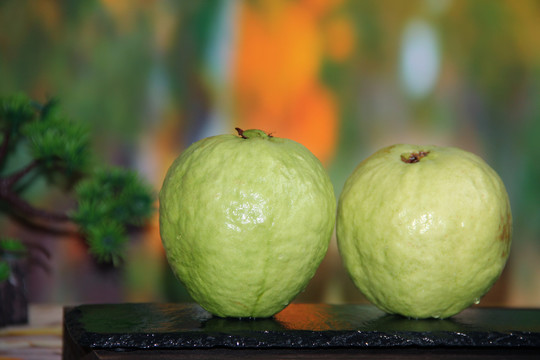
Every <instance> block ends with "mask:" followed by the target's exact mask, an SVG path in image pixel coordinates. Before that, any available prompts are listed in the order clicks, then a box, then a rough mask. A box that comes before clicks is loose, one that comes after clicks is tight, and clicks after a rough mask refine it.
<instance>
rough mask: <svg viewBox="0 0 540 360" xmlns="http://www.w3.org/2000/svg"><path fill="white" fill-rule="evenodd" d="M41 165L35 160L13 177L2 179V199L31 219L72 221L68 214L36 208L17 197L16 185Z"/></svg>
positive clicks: (0, 190) (0, 186)
mask: <svg viewBox="0 0 540 360" xmlns="http://www.w3.org/2000/svg"><path fill="white" fill-rule="evenodd" d="M39 165H40V162H39V161H38V160H34V161H33V162H31V163H30V164H28V165H27V166H26V167H24V168H22V169H21V170H19V171H17V172H15V173H13V174H12V175H10V176H8V177H5V178H0V199H2V200H4V201H6V202H8V203H10V204H11V205H12V206H13V207H15V208H16V209H17V210H19V211H20V212H21V213H22V214H24V215H26V216H28V217H31V218H40V219H43V220H48V221H70V220H71V219H70V218H69V216H68V215H67V214H64V213H57V212H53V211H50V210H45V209H40V208H36V207H34V206H33V205H31V204H30V203H29V202H27V201H26V200H24V199H23V198H21V197H20V196H19V195H17V193H16V192H15V191H14V189H13V188H14V186H15V184H16V183H17V182H18V181H19V180H21V179H22V178H23V177H24V176H26V175H27V174H29V173H30V172H31V171H32V170H34V169H35V168H37V167H38V166H39Z"/></svg>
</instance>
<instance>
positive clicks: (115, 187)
mask: <svg viewBox="0 0 540 360" xmlns="http://www.w3.org/2000/svg"><path fill="white" fill-rule="evenodd" d="M21 147H26V149H27V152H28V153H29V154H30V155H31V159H30V160H29V161H27V164H25V165H24V164H23V165H22V166H20V167H19V168H18V169H17V170H15V171H13V172H11V173H8V174H5V172H8V171H7V170H6V169H7V168H8V167H7V166H5V165H6V163H8V160H10V159H11V158H10V157H13V155H14V153H15V152H16V151H18V149H20V148H21ZM95 163H97V161H96V159H94V156H93V153H92V149H91V141H90V131H89V128H88V126H86V124H82V123H80V122H76V121H72V120H70V119H69V118H68V117H66V116H65V115H64V114H63V113H62V112H61V108H60V106H59V103H58V101H57V100H55V99H51V100H49V101H47V102H46V103H45V104H39V103H37V102H34V101H32V100H31V99H30V98H29V97H28V96H26V95H24V94H15V95H11V96H6V97H0V202H4V203H6V204H7V205H8V206H4V207H2V208H5V209H8V211H10V212H13V213H17V215H19V216H20V217H22V218H24V219H26V220H29V223H32V222H33V221H42V222H43V221H45V223H46V224H49V225H50V224H52V223H53V222H61V221H72V222H74V223H75V224H77V225H78V226H79V231H80V233H81V234H82V235H83V236H84V238H85V239H86V241H87V243H88V245H89V252H90V253H91V254H92V255H93V256H94V257H95V258H96V259H97V260H98V261H100V262H112V263H113V264H115V265H117V264H118V263H119V262H120V260H121V259H122V258H123V254H124V253H125V247H126V244H127V239H128V233H129V231H130V230H133V228H135V227H139V226H142V225H144V223H145V222H146V221H147V219H148V218H149V217H150V216H151V215H152V213H153V211H154V199H155V196H154V194H153V191H152V189H151V188H150V187H149V186H148V185H147V184H145V183H144V181H143V180H142V179H141V178H140V177H139V176H138V175H137V174H136V173H135V172H133V171H129V170H126V169H122V168H119V167H112V168H109V169H105V168H104V169H99V167H98V170H96V169H94V168H93V167H95ZM17 165H18V164H17ZM30 173H32V174H34V175H41V176H43V175H44V176H47V177H49V179H54V181H56V182H59V181H64V180H67V182H66V183H67V184H68V185H69V186H71V187H72V186H75V194H74V195H75V197H76V200H77V206H76V209H74V210H71V211H68V212H63V213H62V212H59V213H55V212H52V211H50V210H46V209H40V208H37V207H35V206H34V205H32V204H31V203H29V202H28V201H27V200H26V199H24V197H23V196H22V192H23V190H24V188H25V187H23V186H18V185H21V182H23V179H26V180H29V181H28V182H31V181H33V180H35V179H36V177H32V176H29V174H30ZM51 175H54V176H51ZM65 190H66V191H69V190H70V189H69V188H66V189H65ZM70 193H71V192H70ZM5 254H7V252H5V251H4V252H2V253H1V254H0V280H1V279H2V277H5V276H7V275H6V274H9V272H6V269H4V268H5V264H4V262H2V261H3V257H4V255H5Z"/></svg>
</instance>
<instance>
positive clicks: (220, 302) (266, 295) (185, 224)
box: [159, 129, 336, 318]
mask: <svg viewBox="0 0 540 360" xmlns="http://www.w3.org/2000/svg"><path fill="white" fill-rule="evenodd" d="M237 130H238V133H239V136H236V135H232V134H231V135H218V136H213V137H209V138H205V139H203V140H200V141H198V142H196V143H194V144H192V145H191V146H190V147H189V148H187V149H186V150H185V151H184V152H183V153H182V154H181V155H180V156H179V157H178V158H177V159H176V160H175V161H174V163H173V164H172V165H171V167H170V168H169V170H168V173H167V175H166V177H165V180H164V182H163V185H162V188H161V191H160V194H159V201H160V205H159V223H160V234H161V238H162V242H163V245H164V248H165V252H166V255H167V259H168V262H169V264H170V266H171V268H172V270H173V271H174V273H175V274H176V276H177V277H178V279H179V280H180V281H181V282H182V283H183V284H184V285H185V287H186V289H187V291H188V292H189V294H190V295H191V297H192V298H193V299H194V300H195V301H196V302H197V303H199V305H201V306H202V307H203V308H204V309H206V310H207V311H209V312H211V313H212V314H214V315H217V316H220V317H254V318H263V317H270V316H272V315H274V314H276V313H277V312H279V311H280V310H282V309H283V308H285V306H287V305H288V304H289V303H290V302H291V301H292V300H293V299H294V298H295V297H296V296H297V295H298V293H299V292H300V291H302V290H303V289H304V288H305V286H306V285H307V283H308V282H309V280H310V279H311V278H312V277H313V275H314V274H315V271H316V269H317V268H318V266H319V264H320V262H321V261H322V259H323V257H324V256H325V254H326V251H327V249H328V244H329V241H330V238H331V236H332V232H333V229H334V224H335V210H336V199H335V195H334V190H333V186H332V183H331V182H330V179H329V177H328V174H327V172H326V171H325V169H324V168H323V166H322V164H321V163H320V161H319V160H318V159H317V158H316V157H315V156H314V155H313V154H312V153H311V152H310V151H309V150H308V149H307V148H305V147H304V146H303V145H301V144H299V143H297V142H294V141H292V140H289V139H284V138H278V137H275V136H271V135H268V134H266V133H264V132H263V131H261V130H246V131H242V130H240V129H237Z"/></svg>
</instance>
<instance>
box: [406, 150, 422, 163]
mask: <svg viewBox="0 0 540 360" xmlns="http://www.w3.org/2000/svg"><path fill="white" fill-rule="evenodd" d="M427 154H429V151H419V152H415V153H410V154H409V156H406V155H405V154H402V155H401V161H403V162H404V163H407V164H414V163H417V162H419V161H420V159H422V158H423V157H425V156H427Z"/></svg>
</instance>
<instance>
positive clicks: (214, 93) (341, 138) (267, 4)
mask: <svg viewBox="0 0 540 360" xmlns="http://www.w3.org/2000/svg"><path fill="white" fill-rule="evenodd" d="M18 91H23V92H26V93H27V94H28V95H30V96H31V97H32V98H34V99H36V100H39V101H45V100H46V99H47V98H49V97H51V96H54V97H58V98H59V99H60V101H61V104H62V106H63V107H64V109H65V111H66V112H67V114H68V115H69V117H71V118H72V119H74V120H77V121H81V122H85V123H88V124H90V126H91V129H92V134H93V144H94V147H95V150H96V152H97V153H98V154H99V156H101V157H102V158H104V159H106V160H107V161H108V162H110V163H113V164H116V165H122V166H125V167H128V168H132V169H135V170H137V171H138V172H139V173H140V174H141V175H142V176H143V177H144V178H145V179H147V180H148V181H149V182H150V183H151V184H152V186H153V187H154V188H155V191H156V193H157V192H158V191H159V189H160V187H161V183H162V181H163V178H164V176H165V173H166V171H167V169H168V167H169V166H170V164H171V163H172V161H173V160H174V158H176V157H177V156H178V155H179V154H180V153H181V152H182V151H183V149H185V148H186V147H187V146H189V145H190V144H191V143H192V142H194V141H196V140H198V139H200V138H203V137H206V136H210V135H214V134H220V133H233V132H234V130H233V129H234V127H236V126H239V127H242V128H260V129H263V130H266V131H268V132H271V133H273V134H274V135H275V136H279V137H288V138H291V139H294V140H296V141H298V142H300V143H302V144H304V145H305V146H307V147H308V148H309V149H310V150H311V151H312V152H313V153H314V154H315V155H316V156H317V157H318V158H319V159H320V160H321V161H322V162H323V164H324V165H325V167H326V168H327V169H328V171H329V172H330V175H331V178H332V181H333V183H334V186H335V189H336V193H337V194H339V193H340V191H341V188H342V186H343V183H344V182H345V179H346V178H347V176H348V175H349V174H350V173H351V172H352V171H353V169H354V168H355V166H356V165H357V164H358V163H359V162H360V161H361V160H362V159H364V158H365V157H367V156H369V155H370V154H371V153H373V152H374V151H376V150H377V149H379V148H381V147H384V146H387V145H391V144H394V143H400V142H409V143H419V144H437V145H452V146H458V147H461V148H463V149H466V150H469V151H472V152H474V153H476V154H478V155H480V156H481V157H483V158H484V159H485V160H486V161H487V162H488V163H489V164H490V165H491V166H492V167H493V168H494V169H495V170H496V171H497V172H498V173H499V174H500V176H501V178H502V179H503V181H504V182H505V184H506V186H507V189H508V192H509V195H510V198H511V204H512V208H513V215H514V240H513V245H512V246H513V247H512V252H511V257H510V260H509V262H508V265H507V267H506V269H505V271H504V273H503V276H502V277H501V279H500V280H499V281H498V282H497V284H496V285H495V286H494V288H493V289H492V290H491V292H490V293H489V294H488V295H487V296H486V297H485V298H484V299H483V301H482V304H483V305H493V306H498V305H504V306H521V307H539V306H540V1H539V0H520V1H512V0H474V1H466V0H411V1H400V0H251V1H240V0H239V1H234V0H233V1H227V0H221V1H220V0H203V1H172V0H168V1H167V0H162V1H160V0H153V1H151V0H147V1H143V0H138V1H137V0H90V1H68V0H63V1H60V0H58V1H54V0H34V1H31V0H11V1H10V0H1V1H0V94H1V95H6V94H11V93H13V92H18ZM40 187H41V188H40ZM46 189H47V187H46V184H45V183H39V182H38V184H37V185H36V189H34V190H33V192H31V194H34V195H33V196H34V199H33V201H35V202H37V203H39V204H43V205H44V206H47V205H48V206H49V207H50V206H53V207H54V206H55V201H58V200H57V199H56V197H55V195H54V192H51V191H49V190H46ZM0 235H2V236H7V235H10V236H18V237H20V238H23V239H26V240H30V241H35V242H39V243H40V244H42V245H43V246H45V247H46V248H47V249H48V250H49V251H50V253H51V258H50V259H47V260H46V261H45V263H46V265H45V266H33V267H31V268H30V270H29V273H28V279H27V286H28V292H29V297H30V301H33V302H59V303H71V304H74V303H82V302H85V303H91V302H120V301H186V300H189V297H188V295H187V294H186V293H185V291H184V290H183V288H182V287H181V286H180V285H179V283H178V282H176V280H175V279H174V278H173V276H172V275H171V272H170V270H169V268H168V265H167V264H166V262H165V258H164V253H163V249H162V246H161V241H160V238H159V229H158V224H157V214H156V216H155V217H154V219H153V220H152V222H151V223H150V224H149V226H147V227H146V228H145V229H144V231H143V232H142V233H139V234H136V235H134V237H133V239H132V242H131V243H130V247H129V251H128V254H127V256H126V260H125V262H124V264H123V265H122V266H121V267H118V268H114V267H107V266H100V265H98V264H96V263H95V262H94V261H93V260H92V259H91V258H90V256H89V255H88V254H87V251H86V250H87V249H86V246H85V244H84V243H83V242H81V241H79V240H78V239H74V238H73V237H72V236H69V235H65V234H51V233H42V232H39V231H37V230H36V229H32V228H26V227H23V226H21V225H20V224H18V223H16V222H13V221H12V219H11V218H9V217H7V216H5V214H0ZM296 301H298V302H328V303H357V302H364V301H365V299H364V298H363V297H362V295H361V294H360V293H359V292H358V290H356V289H355V288H354V286H353V284H352V282H351V281H350V280H349V278H348V276H347V275H346V273H345V271H344V269H343V267H342V264H341V261H340V258H339V254H338V251H337V247H336V243H335V239H333V240H332V243H331V246H330V249H329V251H328V254H327V256H326V258H325V259H324V261H323V263H322V265H321V267H320V268H319V270H318V272H317V274H316V276H315V278H314V279H313V280H312V281H311V283H310V284H309V286H308V287H307V289H306V290H305V291H304V292H303V293H302V294H300V295H299V297H298V298H297V299H296Z"/></svg>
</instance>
